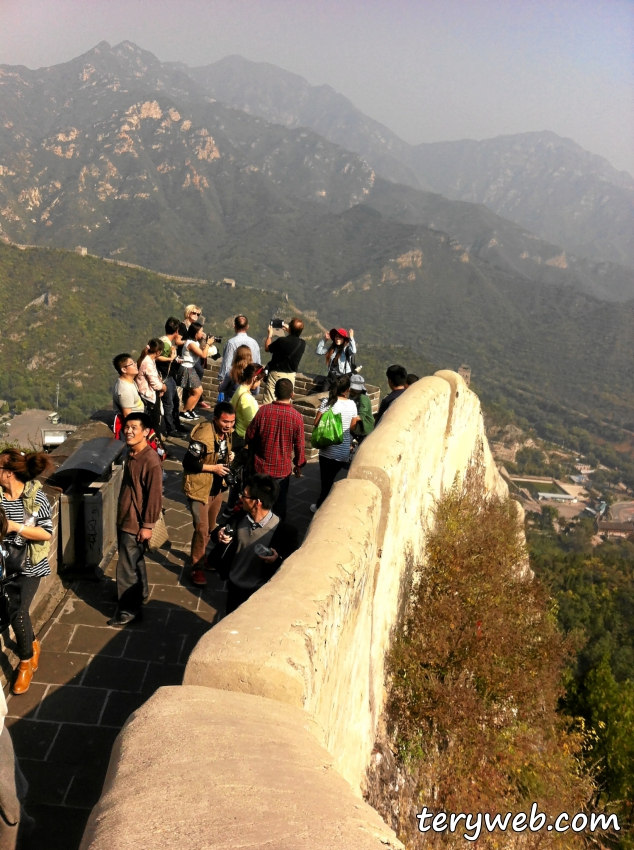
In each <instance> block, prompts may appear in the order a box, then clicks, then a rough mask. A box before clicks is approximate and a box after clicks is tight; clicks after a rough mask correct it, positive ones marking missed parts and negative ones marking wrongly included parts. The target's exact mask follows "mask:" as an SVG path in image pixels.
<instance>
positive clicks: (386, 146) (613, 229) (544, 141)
mask: <svg viewBox="0 0 634 850" xmlns="http://www.w3.org/2000/svg"><path fill="white" fill-rule="evenodd" d="M179 67H180V69H181V70H183V71H186V72H187V73H188V74H189V75H190V76H191V77H192V79H194V80H195V81H196V82H198V83H199V84H200V85H201V87H202V88H203V89H204V90H205V91H206V92H207V94H208V95H210V96H213V97H215V98H217V99H218V100H223V101H225V102H226V103H228V104H230V105H231V106H234V107H235V108H236V109H242V110H244V111H247V112H250V113H251V114H254V115H259V116H261V117H263V118H266V119H267V120H269V121H274V122H278V123H281V124H284V125H285V126H287V127H298V126H305V127H310V128H311V129H313V130H315V131H316V132H318V133H320V134H321V135H323V136H325V137H326V138H327V139H329V140H330V141H333V142H336V143H337V144H340V145H342V146H344V147H346V148H348V149H349V150H353V151H356V152H357V153H359V154H360V155H361V156H363V157H364V158H365V159H366V160H367V161H368V162H369V163H370V165H372V167H373V168H374V169H375V170H376V171H377V172H378V173H379V174H380V175H381V176H383V177H386V178H387V179H389V180H392V181H395V182H399V183H405V184H406V185H408V186H412V187H413V188H418V189H429V190H432V191H435V192H440V193H441V194H443V195H445V196H446V197H448V198H452V199H455V200H464V201H470V202H475V203H482V204H485V205H486V206H487V207H489V209H491V210H493V211H494V212H496V213H497V214H498V215H501V216H503V217H505V218H509V219H511V220H512V221H515V222H517V223H518V224H521V225H522V226H524V227H527V228H528V229H529V230H531V231H533V232H534V233H536V234H537V235H539V236H541V237H542V238H543V239H545V240H547V241H549V242H552V243H555V244H558V245H561V246H562V247H563V248H565V249H566V250H567V251H570V252H572V253H574V254H578V255H579V256H585V257H588V258H590V259H593V260H598V261H611V262H615V263H620V264H623V265H628V266H630V267H634V178H633V177H632V176H631V175H629V174H628V173H627V172H624V171H617V170H616V169H615V168H613V167H612V166H611V165H610V164H609V162H608V161H607V160H606V159H604V158H603V157H600V156H597V155H595V154H591V153H588V152H587V151H585V150H584V149H583V148H581V147H580V146H579V145H577V144H576V143H575V142H573V141H572V140H570V139H564V138H562V137H560V136H558V135H557V134H555V133H552V132H550V131H544V132H538V133H522V134H518V135H513V136H500V137H497V138H494V139H486V140H484V141H480V142H476V141H471V140H464V141H457V142H437V143H434V144H420V145H410V144H408V143H407V142H405V141H403V140H402V139H400V138H399V137H398V136H396V134H394V133H393V132H392V131H391V130H389V129H388V128H387V127H385V126H384V125H382V124H380V123H379V122H378V121H374V120H373V119H371V118H369V117H368V116H366V115H364V114H363V113H362V112H361V111H360V110H358V109H357V108H356V107H355V106H354V105H353V104H352V103H351V102H350V101H349V100H348V99H347V98H345V97H344V96H343V95H341V94H338V93H337V92H335V91H334V89H332V88H331V87H330V86H311V85H310V84H309V83H308V82H307V81H306V80H304V79H303V78H302V77H300V76H298V75H297V74H292V73H290V72H288V71H284V70H282V69H281V68H277V67H276V66H274V65H269V64H267V63H256V62H251V61H249V60H247V59H244V58H242V57H240V56H228V57H225V58H224V59H221V60H220V61H219V62H216V63H214V64H212V65H206V66H203V67H197V68H191V69H187V68H186V66H183V65H181V66H179Z"/></svg>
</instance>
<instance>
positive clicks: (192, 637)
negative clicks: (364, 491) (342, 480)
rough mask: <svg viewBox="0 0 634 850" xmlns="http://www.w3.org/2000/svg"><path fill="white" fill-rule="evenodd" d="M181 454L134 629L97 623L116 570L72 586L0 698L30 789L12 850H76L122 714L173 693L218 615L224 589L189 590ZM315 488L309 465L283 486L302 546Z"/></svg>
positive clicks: (171, 466)
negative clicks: (162, 542) (29, 672)
mask: <svg viewBox="0 0 634 850" xmlns="http://www.w3.org/2000/svg"><path fill="white" fill-rule="evenodd" d="M184 446H185V444H184V443H180V445H179V444H177V443H175V442H174V441H172V443H171V450H172V449H173V450H174V454H175V456H176V457H175V459H174V460H167V461H166V462H165V465H164V466H165V470H166V481H165V488H164V492H165V502H164V504H165V507H166V521H167V524H168V526H169V529H170V538H171V547H170V548H169V549H165V550H161V552H160V553H159V554H157V555H153V556H152V557H151V558H148V559H147V560H148V579H149V584H150V598H149V601H148V603H147V604H146V606H145V607H144V611H143V620H142V622H140V623H133V624H132V625H130V626H128V627H127V628H125V629H114V628H110V627H108V626H107V625H106V621H107V620H108V618H109V617H110V616H111V615H112V613H113V612H114V610H115V600H116V589H115V582H114V576H115V571H116V560H114V561H113V562H112V564H110V566H109V568H108V570H107V571H106V575H105V577H104V578H103V579H102V580H101V581H76V582H73V583H72V584H71V585H70V587H69V591H68V593H67V595H66V597H65V598H64V600H63V601H62V602H61V603H60V605H59V606H58V608H57V610H56V611H55V612H54V614H53V616H52V617H51V619H50V620H49V621H48V622H47V623H46V624H45V626H44V627H43V628H42V630H41V632H40V634H39V638H40V640H41V641H42V655H41V659H40V666H39V670H38V671H37V673H36V674H35V676H34V678H33V684H32V685H31V687H30V689H29V691H28V693H26V694H24V695H22V696H19V697H14V696H10V695H8V708H9V715H8V718H7V721H6V722H7V725H8V726H9V727H10V729H11V735H12V738H13V742H14V746H15V749H16V752H17V754H18V757H19V759H20V764H21V766H22V769H23V770H24V773H25V774H26V776H27V779H28V781H29V785H30V788H29V794H28V798H27V811H28V812H29V814H30V815H31V816H32V817H34V818H35V820H36V826H35V829H34V831H33V832H32V834H31V835H30V836H28V838H26V840H25V841H24V842H23V843H22V845H21V848H20V850H45V848H46V850H51V848H60V850H75V848H78V847H79V843H80V840H81V836H82V833H83V831H84V827H85V824H86V820H87V819H88V815H89V814H90V810H91V808H92V807H93V806H94V804H95V803H96V802H97V799H98V797H99V795H100V793H101V787H102V785H103V780H104V777H105V773H106V769H107V766H108V760H109V758H110V751H111V749H112V745H113V743H114V740H115V738H116V736H117V734H118V732H119V730H120V729H121V727H122V726H123V724H124V723H125V721H126V720H127V718H128V717H129V716H130V714H131V713H132V712H133V711H135V709H137V708H138V707H139V706H140V705H141V704H142V703H143V702H145V700H147V699H148V697H150V696H151V695H152V694H153V693H154V691H155V690H156V689H157V688H159V687H161V685H176V684H180V683H181V681H182V677H183V671H184V668H185V664H186V662H187V658H188V657H189V654H190V652H191V650H192V649H193V647H194V646H195V644H196V643H197V641H198V640H199V639H200V637H201V636H202V635H203V634H204V633H205V632H206V631H207V630H208V629H209V628H211V626H212V625H213V623H214V621H215V620H216V619H217V617H218V616H222V614H223V612H224V599H225V595H226V594H225V591H224V589H223V587H224V585H223V582H221V581H220V580H219V579H218V577H217V576H216V575H215V574H214V573H207V576H208V585H207V587H206V588H204V589H202V590H201V589H200V588H197V587H194V585H192V584H191V582H189V579H188V574H189V570H188V566H187V565H188V552H189V543H190V540H191V533H192V525H191V518H190V515H189V511H188V510H187V507H186V505H185V499H184V496H183V495H182V492H181V476H182V467H181V465H180V462H179V460H178V458H179V457H182V454H183V451H184ZM318 489H319V468H318V465H317V463H316V462H315V461H313V462H311V463H309V464H308V466H307V467H305V474H304V477H303V478H302V479H295V478H292V479H291V487H290V493H289V501H288V516H287V520H288V521H289V522H292V523H293V524H294V525H296V526H297V527H298V529H299V532H300V536H301V537H302V538H303V536H304V534H305V532H306V529H307V527H308V525H309V523H310V520H311V518H312V514H311V513H310V510H309V506H310V504H311V502H314V501H315V498H316V494H317V492H318Z"/></svg>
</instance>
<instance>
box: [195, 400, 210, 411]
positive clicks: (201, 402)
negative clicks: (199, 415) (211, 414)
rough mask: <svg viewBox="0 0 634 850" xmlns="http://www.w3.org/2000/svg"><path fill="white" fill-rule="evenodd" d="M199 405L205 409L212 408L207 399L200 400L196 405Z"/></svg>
mask: <svg viewBox="0 0 634 850" xmlns="http://www.w3.org/2000/svg"><path fill="white" fill-rule="evenodd" d="M196 406H197V407H202V409H203V410H211V405H210V404H207V402H206V401H199V402H198V404H197V405H196Z"/></svg>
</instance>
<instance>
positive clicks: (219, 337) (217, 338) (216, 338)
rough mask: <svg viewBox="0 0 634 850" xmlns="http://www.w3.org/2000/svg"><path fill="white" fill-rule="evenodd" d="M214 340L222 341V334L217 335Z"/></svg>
mask: <svg viewBox="0 0 634 850" xmlns="http://www.w3.org/2000/svg"><path fill="white" fill-rule="evenodd" d="M214 342H222V337H221V336H215V337H214Z"/></svg>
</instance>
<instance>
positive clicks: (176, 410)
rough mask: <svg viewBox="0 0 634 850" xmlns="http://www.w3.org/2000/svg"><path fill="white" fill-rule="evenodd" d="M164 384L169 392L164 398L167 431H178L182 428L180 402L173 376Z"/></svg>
mask: <svg viewBox="0 0 634 850" xmlns="http://www.w3.org/2000/svg"><path fill="white" fill-rule="evenodd" d="M163 383H164V384H165V386H166V387H167V391H166V392H165V395H164V396H163V413H164V415H165V429H166V431H167V432H168V433H169V432H170V431H178V429H179V428H180V419H179V418H178V417H179V415H180V402H179V400H178V393H177V392H176V381H175V380H174V378H172V376H171V375H168V376H167V378H164V379H163Z"/></svg>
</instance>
